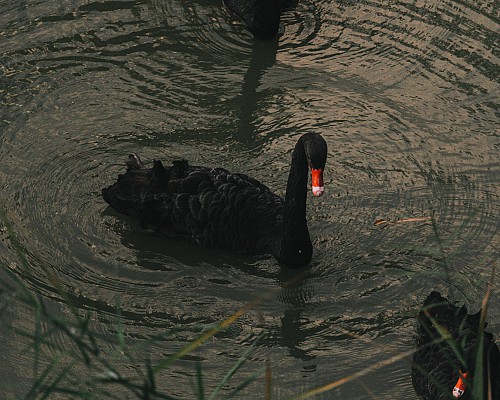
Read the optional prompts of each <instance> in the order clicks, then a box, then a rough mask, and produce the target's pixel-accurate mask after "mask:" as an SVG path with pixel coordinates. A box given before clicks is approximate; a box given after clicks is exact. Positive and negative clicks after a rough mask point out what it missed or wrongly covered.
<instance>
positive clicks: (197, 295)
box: [0, 0, 500, 399]
mask: <svg viewBox="0 0 500 400" xmlns="http://www.w3.org/2000/svg"><path fill="white" fill-rule="evenodd" d="M4 3H5V2H4ZM497 13H498V10H497V9H496V8H495V5H494V3H492V2H489V1H479V2H476V1H475V2H467V1H465V2H460V3H456V2H452V1H436V0H426V1H419V2H407V1H397V2H391V3H390V4H388V3H387V2H380V1H371V2H366V1H361V2H360V1H357V2H353V1H326V0H320V1H311V0H304V1H301V2H300V3H299V4H298V5H297V7H296V8H295V9H294V10H292V11H289V12H287V13H285V14H284V15H283V16H282V23H283V24H284V25H285V28H286V29H285V32H284V34H283V35H282V36H281V37H279V38H276V40H274V41H270V42H258V41H254V40H253V38H252V36H251V34H250V33H249V32H248V31H247V30H246V29H245V28H244V27H243V26H242V25H241V24H240V23H239V21H237V20H236V19H234V18H233V17H232V16H230V15H229V14H228V12H227V11H226V10H225V9H224V8H223V7H222V5H221V2H220V1H210V2H200V1H191V0H190V1H176V0H153V1H99V2H93V1H85V0H71V1H62V2H57V3H54V2H42V1H22V0H18V1H14V2H7V3H5V4H2V5H0V25H1V26H2V27H3V29H2V31H1V32H0V54H2V56H1V62H0V71H1V74H0V80H1V86H0V104H1V115H0V129H1V132H2V134H1V136H0V143H1V146H0V152H1V155H2V163H1V164H0V185H1V197H0V201H1V204H2V207H3V209H4V210H5V212H6V215H7V218H8V219H9V220H10V223H11V225H12V229H13V231H14V232H15V234H16V236H17V238H18V240H19V244H20V246H21V247H22V249H23V251H24V253H25V254H26V257H27V260H28V262H29V269H28V270H25V269H23V268H22V266H21V265H20V263H19V259H18V255H17V252H16V248H15V246H14V245H13V244H12V242H11V241H10V240H9V239H8V236H9V235H8V234H7V232H6V231H5V229H2V230H0V238H1V240H0V254H1V256H0V257H1V258H0V260H1V262H2V265H5V266H7V267H9V268H10V269H11V270H13V271H15V272H16V274H18V275H19V276H20V277H21V278H22V279H23V280H24V281H25V282H26V284H27V285H28V286H29V287H30V288H31V289H32V290H33V292H34V293H37V294H39V295H40V296H42V298H46V299H52V300H51V302H50V304H54V305H55V309H56V310H59V307H58V303H59V302H60V298H59V295H58V294H57V292H56V291H55V290H54V287H53V285H52V283H51V281H50V279H49V278H48V277H47V273H46V271H47V270H50V271H52V272H53V273H54V274H55V275H56V276H57V278H58V281H59V282H60V284H61V286H62V288H63V289H64V290H65V291H66V292H67V293H68V296H69V298H70V299H72V301H73V302H74V304H75V305H76V306H77V307H78V308H79V309H81V310H89V311H91V312H92V315H93V320H92V321H93V322H92V324H93V328H94V329H95V330H96V331H98V332H109V333H110V334H112V333H113V332H115V325H114V322H113V321H114V319H113V313H114V310H115V309H116V305H117V301H119V302H120V304H121V306H122V308H123V318H124V325H125V332H126V337H127V340H130V342H131V343H143V342H144V341H145V340H146V338H147V337H148V336H150V335H154V334H156V333H158V331H164V330H166V329H167V330H168V329H171V330H172V331H173V332H174V333H173V334H172V336H171V337H170V338H169V340H165V341H161V342H159V343H156V344H155V345H154V346H153V348H152V349H151V353H150V354H148V355H147V356H148V357H150V358H151V359H152V361H153V362H154V361H155V360H154V359H153V358H154V357H160V358H161V357H162V356H165V355H168V354H171V353H172V352H174V351H175V350H177V349H179V348H180V347H181V346H183V345H184V344H186V343H187V342H189V341H190V340H192V339H193V338H195V337H196V335H197V334H198V333H199V330H200V326H208V325H211V324H214V323H216V322H218V321H221V320H224V319H225V318H227V317H228V316H229V315H231V314H232V313H234V312H235V311H236V310H238V309H239V308H241V307H242V306H244V305H245V304H247V303H248V302H249V301H252V300H253V299H255V298H259V297H262V296H264V298H265V301H262V302H261V303H260V304H259V305H257V306H256V307H255V308H254V309H252V310H250V311H249V312H248V313H247V314H245V316H244V317H243V318H241V319H240V320H238V321H237V322H236V323H235V324H234V325H233V326H232V327H231V329H230V330H229V331H228V332H225V333H224V334H223V335H221V336H220V337H217V339H215V340H214V341H213V342H211V343H210V344H208V345H207V346H205V347H202V348H201V349H199V350H197V352H196V354H195V355H193V357H195V358H196V359H199V360H202V364H203V363H206V364H207V365H210V366H211V367H210V368H207V369H206V370H205V371H204V373H205V375H204V380H205V383H206V385H207V387H209V388H210V387H214V386H215V385H216V384H217V383H218V382H220V380H221V379H222V377H223V376H224V374H225V373H226V372H227V371H228V370H229V369H230V368H231V367H232V365H233V364H234V362H235V360H236V359H237V358H238V357H240V356H241V355H242V354H243V353H244V352H245V350H246V349H247V348H248V346H249V345H250V343H252V342H253V339H254V338H255V337H256V336H257V335H258V334H259V333H261V332H263V334H264V339H263V340H262V341H261V343H260V344H259V346H258V348H257V349H256V351H255V353H253V354H252V357H251V359H250V361H249V363H248V368H249V370H251V371H255V370H256V369H258V368H261V367H262V366H263V364H264V361H265V360H266V359H268V360H269V362H270V364H271V366H272V375H273V388H274V389H273V390H275V393H274V394H275V395H276V397H277V398H280V397H284V396H288V395H290V394H292V393H297V392H300V391H302V390H307V389H310V388H312V387H314V386H317V385H321V384H325V383H327V382H330V381H333V380H334V379H338V378H341V377H344V376H346V375H347V374H349V373H352V372H355V371H359V370H361V369H363V368H365V367H366V366H367V364H375V363H376V362H378V361H380V360H384V359H387V358H388V357H389V356H390V355H394V354H397V353H398V352H402V351H407V350H409V349H411V348H412V346H413V329H414V325H413V319H412V317H413V315H414V311H415V310H416V309H417V307H418V305H419V304H421V302H422V300H423V299H424V298H425V297H426V296H427V294H428V293H429V291H430V290H431V289H437V290H440V291H442V292H443V293H449V294H450V296H449V297H451V298H454V299H456V300H462V301H465V302H466V303H468V304H470V305H471V308H472V309H473V310H474V309H478V308H479V307H480V301H481V296H482V294H483V293H484V292H485V289H486V284H487V281H488V279H489V274H490V267H491V265H492V263H493V262H495V261H496V258H497V253H498V246H499V240H498V233H497V231H498V226H499V220H498V218H499V217H498V216H499V215H500V206H499V204H500V203H499V201H498V199H499V195H500V193H499V191H498V184H497V183H498V179H499V175H500V171H499V164H498V148H499V141H498V134H497V128H496V126H497V124H498V111H497V107H498V106H497V104H498V95H499V82H498V57H497V55H496V53H495V51H494V49H495V44H496V43H497V41H498V39H497V38H498V31H499V26H498V15H497ZM308 131H314V132H318V133H321V134H322V135H323V137H324V138H325V139H326V140H327V142H328V145H329V150H330V154H329V157H328V165H327V171H326V175H325V183H326V185H327V193H326V194H325V195H324V196H323V197H322V198H321V199H320V200H319V201H315V202H312V201H311V202H309V203H308V217H309V226H310V232H311V236H312V238H313V244H314V247H315V255H314V258H313V262H312V264H311V267H310V269H308V270H306V271H302V272H301V275H298V276H297V273H296V272H294V271H287V270H281V269H280V268H279V267H278V266H277V265H276V263H275V261H274V260H273V259H271V258H270V257H266V256H263V257H247V256H243V255H238V254H233V253H230V252H219V251H214V250H210V249H200V248H196V247H193V246H191V245H188V244H185V243H179V242H174V241H170V240H167V239H165V238H162V237H160V236H158V235H156V234H154V233H152V232H148V231H142V230H141V229H140V227H139V226H137V225H136V224H135V223H134V222H133V221H131V220H128V219H126V218H124V217H122V216H120V215H117V214H115V213H114V212H112V211H111V210H109V209H107V207H106V205H105V203H104V201H103V200H102V199H101V197H100V189H101V188H102V187H104V186H106V185H108V184H109V183H110V182H111V181H112V180H113V179H114V177H115V176H116V175H117V174H118V173H119V172H120V171H122V169H123V166H122V165H123V163H124V160H125V159H126V157H127V155H128V154H129V153H131V152H137V153H139V154H141V156H142V157H143V159H146V160H147V159H153V158H161V159H163V160H166V161H168V160H171V159H175V158H180V157H184V158H186V159H188V160H190V161H192V162H193V163H197V164H201V165H220V166H224V167H226V168H228V169H230V170H234V171H237V172H244V173H247V174H249V175H251V176H254V177H256V178H258V179H259V180H261V181H262V182H263V183H265V184H267V185H268V186H269V187H271V188H273V189H274V190H275V191H276V192H278V193H280V194H283V193H284V188H285V182H286V177H287V174H288V166H289V162H290V155H291V151H292V149H293V145H294V143H295V141H296V138H297V137H298V136H300V135H301V134H303V133H305V132H308ZM423 216H433V222H432V223H431V222H428V221H427V222H426V221H420V222H413V223H401V224H395V225H383V226H382V225H381V226H375V225H374V222H375V221H376V220H377V219H378V218H383V219H386V220H390V221H395V220H398V219H403V218H411V217H423ZM495 296H496V293H494V298H493V301H492V303H491V306H490V309H489V318H488V320H489V327H490V331H492V332H499V331H500V322H499V321H500V308H499V306H498V304H500V303H499V302H498V301H495V298H496V297H495ZM58 312H59V311H58ZM26 318H27V317H26ZM28 322H29V321H28V319H26V320H23V319H21V321H20V322H19V323H20V324H26V325H28ZM9 340H12V339H11V338H10V339H9ZM3 343H5V344H4V345H2V346H1V348H2V351H3V353H2V354H4V353H5V354H9V355H8V361H6V363H8V364H9V365H10V366H11V367H9V368H8V369H1V370H0V376H1V377H3V378H4V379H9V380H11V379H10V378H11V377H12V376H17V377H19V376H25V375H26V371H30V370H31V368H32V366H31V360H30V359H28V358H24V359H23V358H19V359H16V357H15V352H14V351H13V349H16V348H18V347H19V346H20V344H16V343H15V342H12V343H11V342H8V341H7V339H6V341H5V342H3ZM65 345H67V344H65V343H64V342H63V343H61V346H62V347H64V346H65ZM109 346H110V349H106V348H104V349H103V351H107V350H111V347H112V346H111V345H109ZM387 346H389V347H387ZM7 348H8V349H9V352H8V353H7V352H6V349H7ZM145 357H146V355H145ZM193 360H194V358H193V359H191V361H190V359H187V360H183V361H182V362H181V363H179V364H178V365H177V364H176V365H175V367H174V368H172V369H171V370H168V371H166V372H165V380H166V381H168V379H169V378H175V379H177V380H178V381H179V382H181V381H182V382H183V383H187V382H191V381H192V380H191V377H192V376H193V375H194V370H195V368H194V362H193ZM409 371H410V368H409V366H408V365H406V364H404V363H396V364H394V365H392V366H390V367H387V368H385V369H384V370H383V371H380V372H372V373H370V374H369V375H368V376H366V377H365V378H363V384H364V385H365V386H366V387H368V389H369V388H370V387H372V388H373V387H377V395H378V396H379V397H380V396H381V397H382V398H403V397H405V396H406V395H407V393H412V389H411V387H410V379H409ZM380 374H384V375H380ZM4 379H2V380H4ZM365 386H363V385H358V384H357V383H356V382H354V383H353V384H347V385H345V386H343V387H341V388H340V389H337V390H338V391H337V392H335V395H336V396H339V398H349V399H356V398H366V395H367V393H369V391H367V390H368V389H367V388H366V387H365ZM12 390H14V389H12ZM19 390H21V389H19ZM168 390H171V394H172V395H178V396H181V397H182V396H184V397H185V396H188V395H191V393H192V392H191V391H190V387H189V385H178V387H176V388H168ZM257 390H259V389H256V388H255V387H252V386H250V387H249V388H248V393H254V392H255V391H257ZM22 393H24V392H22ZM169 393H170V392H169Z"/></svg>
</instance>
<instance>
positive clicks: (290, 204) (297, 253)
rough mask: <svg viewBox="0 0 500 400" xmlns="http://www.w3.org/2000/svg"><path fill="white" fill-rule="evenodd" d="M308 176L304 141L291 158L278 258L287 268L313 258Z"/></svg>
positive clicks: (304, 263) (297, 265) (306, 262)
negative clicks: (308, 218)
mask: <svg viewBox="0 0 500 400" xmlns="http://www.w3.org/2000/svg"><path fill="white" fill-rule="evenodd" d="M308 172H309V168H308V162H307V157H306V153H305V150H304V144H303V140H299V141H298V142H297V144H296V146H295V149H294V151H293V154H292V164H291V167H290V174H289V175H288V182H287V187H286V194H285V205H284V210H283V221H282V234H281V246H280V254H279V257H278V260H279V261H280V262H281V263H283V264H286V265H288V266H295V267H301V266H305V265H307V264H308V263H309V262H310V261H311V257H312V244H311V238H310V236H309V230H308V229H307V219H306V199H307V190H308V188H307V178H308Z"/></svg>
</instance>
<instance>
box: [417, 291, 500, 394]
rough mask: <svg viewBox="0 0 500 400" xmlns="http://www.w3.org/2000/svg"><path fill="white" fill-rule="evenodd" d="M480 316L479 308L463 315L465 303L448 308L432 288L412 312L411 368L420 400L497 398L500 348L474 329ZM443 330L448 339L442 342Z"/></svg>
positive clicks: (478, 324)
mask: <svg viewBox="0 0 500 400" xmlns="http://www.w3.org/2000/svg"><path fill="white" fill-rule="evenodd" d="M480 318H481V317H480V312H478V313H477V314H467V309H466V308H465V306H463V307H456V306H454V305H453V304H451V303H450V302H449V301H448V300H447V299H445V298H444V297H442V296H441V295H440V294H439V293H438V292H432V293H431V294H430V295H429V296H428V297H427V299H426V300H425V302H424V306H423V308H422V311H420V313H419V315H418V332H417V333H418V337H417V347H418V348H417V351H416V352H415V353H414V354H413V366H412V372H411V375H412V381H413V387H414V388H415V391H416V392H417V394H418V395H419V396H420V397H421V398H422V399H424V400H445V399H453V398H461V399H462V400H465V399H474V400H498V399H500V351H499V349H498V346H497V345H496V344H495V340H494V338H493V335H492V334H491V333H489V332H486V331H483V332H481V331H480ZM440 330H441V333H440V332H439V331H440ZM444 333H446V334H448V335H449V337H450V338H449V339H447V340H444V339H443V334H444ZM480 343H482V346H480ZM481 392H482V395H481V394H479V393H481Z"/></svg>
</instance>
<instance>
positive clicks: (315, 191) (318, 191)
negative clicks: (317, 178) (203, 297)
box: [312, 186, 325, 197]
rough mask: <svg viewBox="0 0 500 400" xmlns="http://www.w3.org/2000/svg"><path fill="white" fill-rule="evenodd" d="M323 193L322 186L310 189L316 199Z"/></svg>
mask: <svg viewBox="0 0 500 400" xmlns="http://www.w3.org/2000/svg"><path fill="white" fill-rule="evenodd" d="M324 191H325V188H324V187H323V186H313V187H312V192H313V194H314V195H315V196H316V197H319V196H321V195H322V194H323V192H324Z"/></svg>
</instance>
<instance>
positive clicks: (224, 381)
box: [209, 333, 264, 400]
mask: <svg viewBox="0 0 500 400" xmlns="http://www.w3.org/2000/svg"><path fill="white" fill-rule="evenodd" d="M263 336H264V334H263V333H261V334H259V335H258V336H257V337H256V338H255V340H254V341H253V343H252V344H251V345H250V347H249V348H248V349H246V350H245V352H244V353H243V355H242V356H241V357H240V358H239V359H238V361H237V362H236V364H234V365H233V367H232V368H231V369H230V370H229V371H228V373H227V374H226V375H225V376H224V378H223V379H222V381H220V382H219V384H218V385H217V387H216V388H215V389H214V391H213V392H212V394H211V395H210V397H209V400H217V399H218V397H217V396H218V394H219V392H220V390H221V389H222V388H223V387H224V385H226V384H227V383H228V382H229V379H231V378H232V376H233V375H234V374H235V373H236V372H238V370H239V369H240V368H241V367H242V366H243V365H244V364H245V362H246V361H247V360H248V356H249V355H250V353H252V352H253V351H254V350H255V346H256V345H257V343H258V342H259V341H260V339H262V337H263Z"/></svg>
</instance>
